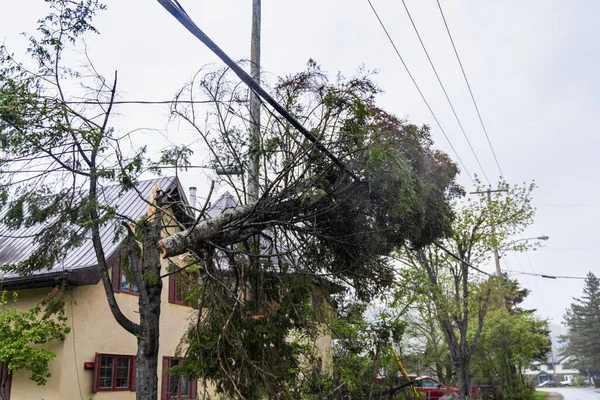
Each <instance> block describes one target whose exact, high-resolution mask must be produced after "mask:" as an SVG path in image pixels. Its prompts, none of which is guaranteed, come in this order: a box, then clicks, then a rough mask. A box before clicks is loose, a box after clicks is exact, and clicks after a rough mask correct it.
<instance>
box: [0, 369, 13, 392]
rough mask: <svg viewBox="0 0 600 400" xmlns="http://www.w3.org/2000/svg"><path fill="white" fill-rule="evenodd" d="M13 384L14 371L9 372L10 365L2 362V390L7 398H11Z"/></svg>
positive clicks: (0, 374)
mask: <svg viewBox="0 0 600 400" xmlns="http://www.w3.org/2000/svg"><path fill="white" fill-rule="evenodd" d="M11 384H12V373H9V372H8V365H7V364H6V363H4V362H3V363H0V391H2V394H3V395H4V396H3V398H4V399H5V400H10V386H11Z"/></svg>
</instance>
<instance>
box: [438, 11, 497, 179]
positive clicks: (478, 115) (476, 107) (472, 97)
mask: <svg viewBox="0 0 600 400" xmlns="http://www.w3.org/2000/svg"><path fill="white" fill-rule="evenodd" d="M436 1H437V5H438V8H439V9H440V13H441V14H442V19H443V20H444V25H445V26H446V32H448V37H449V38H450V42H452V48H453V49H454V54H456V59H457V60H458V65H460V70H461V71H462V74H463V77H464V78H465V83H466V84H467V88H468V89H469V94H470V95H471V100H473V105H474V106H475V111H477V117H478V118H479V122H480V123H481V127H482V128H483V133H485V137H486V139H487V142H488V144H489V145H490V149H491V150H492V154H493V156H494V161H495V162H496V166H497V167H498V171H500V176H501V177H503V178H504V173H503V172H502V168H501V167H500V163H499V162H498V157H497V156H496V151H494V146H493V145H492V141H491V140H490V135H488V131H487V129H486V127H485V124H484V123H483V118H482V117H481V113H480V112H479V107H478V106H477V102H476V101H475V96H474V95H473V90H471V84H470V83H469V80H468V79H467V74H466V72H465V69H464V68H463V65H462V61H461V60H460V56H459V55H458V50H457V49H456V45H455V44H454V39H453V38H452V34H451V33H450V28H449V27H448V22H447V21H446V16H445V15H444V11H443V10H442V5H441V4H440V0H436Z"/></svg>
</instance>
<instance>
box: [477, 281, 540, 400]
mask: <svg viewBox="0 0 600 400" xmlns="http://www.w3.org/2000/svg"><path fill="white" fill-rule="evenodd" d="M507 288H510V290H507ZM527 293H528V290H527V289H520V288H519V285H518V282H517V281H516V280H507V282H506V284H505V290H504V292H503V296H500V295H499V294H498V296H496V297H497V299H496V304H495V305H494V304H491V305H490V311H489V313H488V316H487V319H486V323H485V325H484V327H483V330H482V333H481V337H480V339H479V341H478V343H477V348H476V350H475V353H474V355H473V374H474V376H475V377H476V378H477V380H479V381H480V382H485V383H492V384H494V385H498V386H499V388H500V391H501V393H502V395H503V396H504V398H506V399H515V400H527V399H532V398H533V392H534V391H533V389H532V388H531V387H530V386H527V382H526V381H525V376H524V375H523V371H524V370H525V369H526V368H528V367H529V365H530V364H531V363H532V362H533V361H543V360H545V359H546V357H547V355H548V354H549V353H550V346H551V341H550V337H549V334H550V331H549V328H548V321H547V320H543V319H540V318H538V317H536V316H535V315H534V314H533V312H532V311H525V310H522V309H520V308H519V307H518V305H519V304H520V303H521V302H522V301H523V300H524V298H525V297H526V296H527ZM507 299H511V300H507ZM503 303H508V304H509V305H508V306H505V305H503Z"/></svg>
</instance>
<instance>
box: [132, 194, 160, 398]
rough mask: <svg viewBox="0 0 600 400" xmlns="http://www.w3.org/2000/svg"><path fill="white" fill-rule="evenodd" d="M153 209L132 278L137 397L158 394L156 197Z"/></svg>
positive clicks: (157, 222)
mask: <svg viewBox="0 0 600 400" xmlns="http://www.w3.org/2000/svg"><path fill="white" fill-rule="evenodd" d="M153 210H154V211H155V212H156V214H154V215H153V216H150V217H151V220H152V222H151V224H150V226H149V227H148V229H147V231H146V232H145V233H144V239H143V252H142V268H141V271H140V273H137V274H136V281H137V282H138V287H139V288H140V297H139V310H140V328H141V334H140V335H138V337H137V338H138V351H137V366H136V399H137V400H156V399H157V398H158V394H159V391H158V350H159V338H160V308H161V307H160V306H161V299H160V295H161V292H162V280H161V279H160V273H161V262H160V251H159V248H158V246H157V243H158V241H159V239H160V235H161V228H162V215H161V212H160V199H157V206H156V207H154V208H153ZM152 217H153V218H152ZM131 267H132V269H133V270H134V271H135V269H136V268H137V267H138V266H137V265H132V266H131ZM140 278H141V279H140ZM142 286H143V288H142Z"/></svg>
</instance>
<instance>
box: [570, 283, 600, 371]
mask: <svg viewBox="0 0 600 400" xmlns="http://www.w3.org/2000/svg"><path fill="white" fill-rule="evenodd" d="M563 323H564V324H565V326H566V327H567V329H568V332H567V334H566V335H564V336H562V337H561V341H562V342H564V347H563V349H562V353H563V354H564V355H565V356H573V357H575V360H574V365H575V366H576V367H577V368H578V369H579V370H580V371H587V372H588V373H589V374H592V375H599V374H600V280H599V279H598V278H597V277H596V275H594V274H593V273H591V272H588V274H587V277H586V279H585V286H584V287H583V295H582V296H581V297H580V298H576V299H575V302H574V303H572V304H571V307H569V308H568V309H567V311H566V313H565V316H564V322H563Z"/></svg>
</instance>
